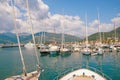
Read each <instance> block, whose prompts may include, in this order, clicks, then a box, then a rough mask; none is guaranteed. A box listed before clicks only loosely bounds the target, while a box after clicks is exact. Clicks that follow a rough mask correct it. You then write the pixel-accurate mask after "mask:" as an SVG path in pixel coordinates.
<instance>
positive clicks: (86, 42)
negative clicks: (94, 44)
mask: <svg viewBox="0 0 120 80" xmlns="http://www.w3.org/2000/svg"><path fill="white" fill-rule="evenodd" d="M85 19H86V26H85V33H86V35H85V36H86V41H85V47H84V48H83V50H82V54H84V55H90V54H91V49H90V48H89V44H88V36H87V14H86V15H85Z"/></svg>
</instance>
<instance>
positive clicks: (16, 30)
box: [11, 0, 27, 76]
mask: <svg viewBox="0 0 120 80" xmlns="http://www.w3.org/2000/svg"><path fill="white" fill-rule="evenodd" d="M11 4H12V6H13V7H12V8H13V17H14V27H15V33H16V36H17V42H18V47H19V53H20V57H21V61H22V65H23V73H24V75H25V76H27V70H26V66H25V62H24V58H23V53H22V50H21V45H20V39H19V35H18V29H17V25H16V15H15V7H14V0H11Z"/></svg>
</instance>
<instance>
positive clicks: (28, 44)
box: [24, 42, 35, 49]
mask: <svg viewBox="0 0 120 80" xmlns="http://www.w3.org/2000/svg"><path fill="white" fill-rule="evenodd" d="M34 46H35V45H34V44H33V43H31V42H28V43H26V44H25V45H24V47H25V48H26V49H33V48H34Z"/></svg>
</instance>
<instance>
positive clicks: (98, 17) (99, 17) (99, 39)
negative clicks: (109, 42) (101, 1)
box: [98, 11, 102, 43]
mask: <svg viewBox="0 0 120 80" xmlns="http://www.w3.org/2000/svg"><path fill="white" fill-rule="evenodd" d="M98 32H99V40H100V43H101V42H102V38H101V32H100V14H99V11H98Z"/></svg>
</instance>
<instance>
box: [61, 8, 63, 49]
mask: <svg viewBox="0 0 120 80" xmlns="http://www.w3.org/2000/svg"><path fill="white" fill-rule="evenodd" d="M63 13H64V10H63ZM61 45H62V48H63V47H64V21H62V42H61Z"/></svg>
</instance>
